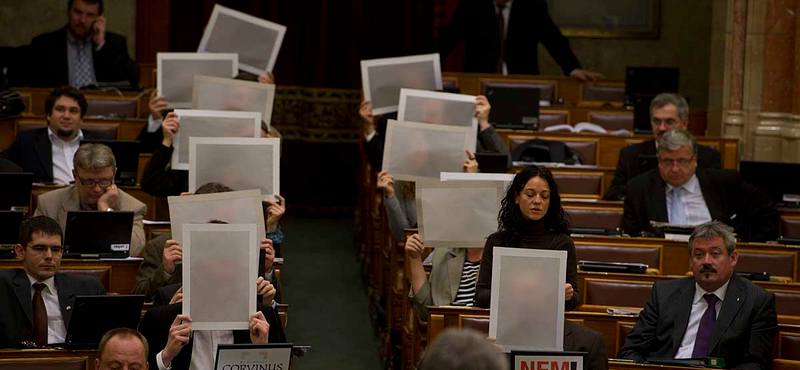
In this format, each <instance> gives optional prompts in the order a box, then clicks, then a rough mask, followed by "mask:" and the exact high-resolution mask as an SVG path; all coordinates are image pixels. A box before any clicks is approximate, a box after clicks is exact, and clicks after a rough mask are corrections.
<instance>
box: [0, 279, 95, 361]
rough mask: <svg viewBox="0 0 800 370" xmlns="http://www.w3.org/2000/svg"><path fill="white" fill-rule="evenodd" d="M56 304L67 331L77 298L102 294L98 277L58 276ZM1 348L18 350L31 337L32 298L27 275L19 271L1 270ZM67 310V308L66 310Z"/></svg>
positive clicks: (56, 280)
mask: <svg viewBox="0 0 800 370" xmlns="http://www.w3.org/2000/svg"><path fill="white" fill-rule="evenodd" d="M55 283H56V289H58V304H59V306H61V316H62V317H63V318H64V326H66V327H67V328H69V319H70V317H71V315H72V309H71V307H72V305H73V303H74V302H75V296H76V295H104V294H106V290H105V289H104V288H103V284H102V283H101V282H100V280H97V278H94V277H90V276H81V275H71V274H61V273H57V274H56V275H55ZM0 300H2V302H3V304H0V328H2V330H0V348H17V347H18V346H19V342H20V341H23V340H32V338H33V331H32V330H33V303H32V300H33V297H32V296H31V283H30V280H28V275H27V274H26V273H25V271H24V270H22V269H13V270H0ZM68 307H69V308H68Z"/></svg>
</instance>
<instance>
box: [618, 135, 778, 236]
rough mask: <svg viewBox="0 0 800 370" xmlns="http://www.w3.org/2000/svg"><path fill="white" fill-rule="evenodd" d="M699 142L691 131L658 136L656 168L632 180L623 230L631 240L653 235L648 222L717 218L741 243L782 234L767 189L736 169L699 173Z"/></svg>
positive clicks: (692, 222)
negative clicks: (748, 181) (740, 239)
mask: <svg viewBox="0 0 800 370" xmlns="http://www.w3.org/2000/svg"><path fill="white" fill-rule="evenodd" d="M697 147H698V145H697V141H696V140H695V138H694V135H692V134H691V133H690V132H689V131H685V130H679V129H675V130H670V131H667V132H665V133H664V134H662V135H661V136H660V137H659V138H658V168H657V169H653V170H651V171H649V172H646V173H644V174H642V175H639V176H637V177H635V178H634V179H633V180H631V181H629V182H628V195H627V196H626V197H625V209H624V213H623V227H624V229H625V232H627V233H628V234H630V235H633V236H639V235H642V234H644V235H650V234H654V233H655V230H654V228H653V227H652V226H651V225H650V221H651V220H652V221H659V222H669V223H671V224H676V225H700V224H704V223H706V222H709V221H712V220H716V221H721V222H724V223H725V224H727V225H729V226H731V227H733V228H734V230H735V232H736V234H738V236H739V237H741V238H742V240H743V241H751V242H765V241H769V240H775V238H776V237H777V236H778V220H779V217H780V214H779V213H778V210H777V208H776V207H775V202H774V201H773V200H772V199H771V198H770V197H769V195H767V194H766V193H764V192H763V191H761V190H760V189H758V188H756V187H755V186H753V185H750V184H748V183H746V182H743V181H742V179H741V177H740V176H739V173H738V172H737V171H734V170H714V169H700V170H698V169H697Z"/></svg>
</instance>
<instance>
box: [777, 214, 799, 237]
mask: <svg viewBox="0 0 800 370" xmlns="http://www.w3.org/2000/svg"><path fill="white" fill-rule="evenodd" d="M780 235H781V236H783V237H788V238H798V237H800V217H786V216H781V224H780Z"/></svg>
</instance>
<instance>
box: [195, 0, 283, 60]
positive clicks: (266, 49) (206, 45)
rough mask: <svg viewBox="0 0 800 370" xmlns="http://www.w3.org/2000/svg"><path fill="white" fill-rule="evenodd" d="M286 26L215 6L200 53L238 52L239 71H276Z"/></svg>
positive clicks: (198, 50) (199, 49) (201, 41)
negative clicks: (274, 68) (274, 69)
mask: <svg viewBox="0 0 800 370" xmlns="http://www.w3.org/2000/svg"><path fill="white" fill-rule="evenodd" d="M285 34H286V26H284V25H280V24H278V23H275V22H270V21H268V20H266V19H261V18H258V17H254V16H252V15H250V14H247V13H242V12H240V11H236V10H233V9H230V8H226V7H224V6H222V5H219V4H216V5H214V10H213V11H212V12H211V18H209V20H208V24H207V25H206V28H205V31H204V32H203V38H202V39H201V40H200V46H199V47H198V48H197V52H200V53H203V52H211V53H236V54H238V55H239V68H241V69H242V70H244V71H247V72H250V73H253V74H256V75H260V74H265V73H266V72H270V71H272V68H273V67H275V61H276V60H278V52H280V50H281V44H282V43H283V36H284V35H285Z"/></svg>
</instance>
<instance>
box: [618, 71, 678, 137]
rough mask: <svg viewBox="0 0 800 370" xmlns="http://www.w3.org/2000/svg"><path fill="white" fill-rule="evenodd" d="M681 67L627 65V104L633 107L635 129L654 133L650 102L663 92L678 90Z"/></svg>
mask: <svg viewBox="0 0 800 370" xmlns="http://www.w3.org/2000/svg"><path fill="white" fill-rule="evenodd" d="M679 82H680V69H678V68H662V67H627V68H626V70H625V105H626V106H632V107H633V130H634V132H636V133H652V132H653V130H652V127H651V126H650V102H651V101H652V100H653V98H654V97H655V96H656V95H658V94H661V93H663V92H673V93H677V92H678V84H679Z"/></svg>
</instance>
